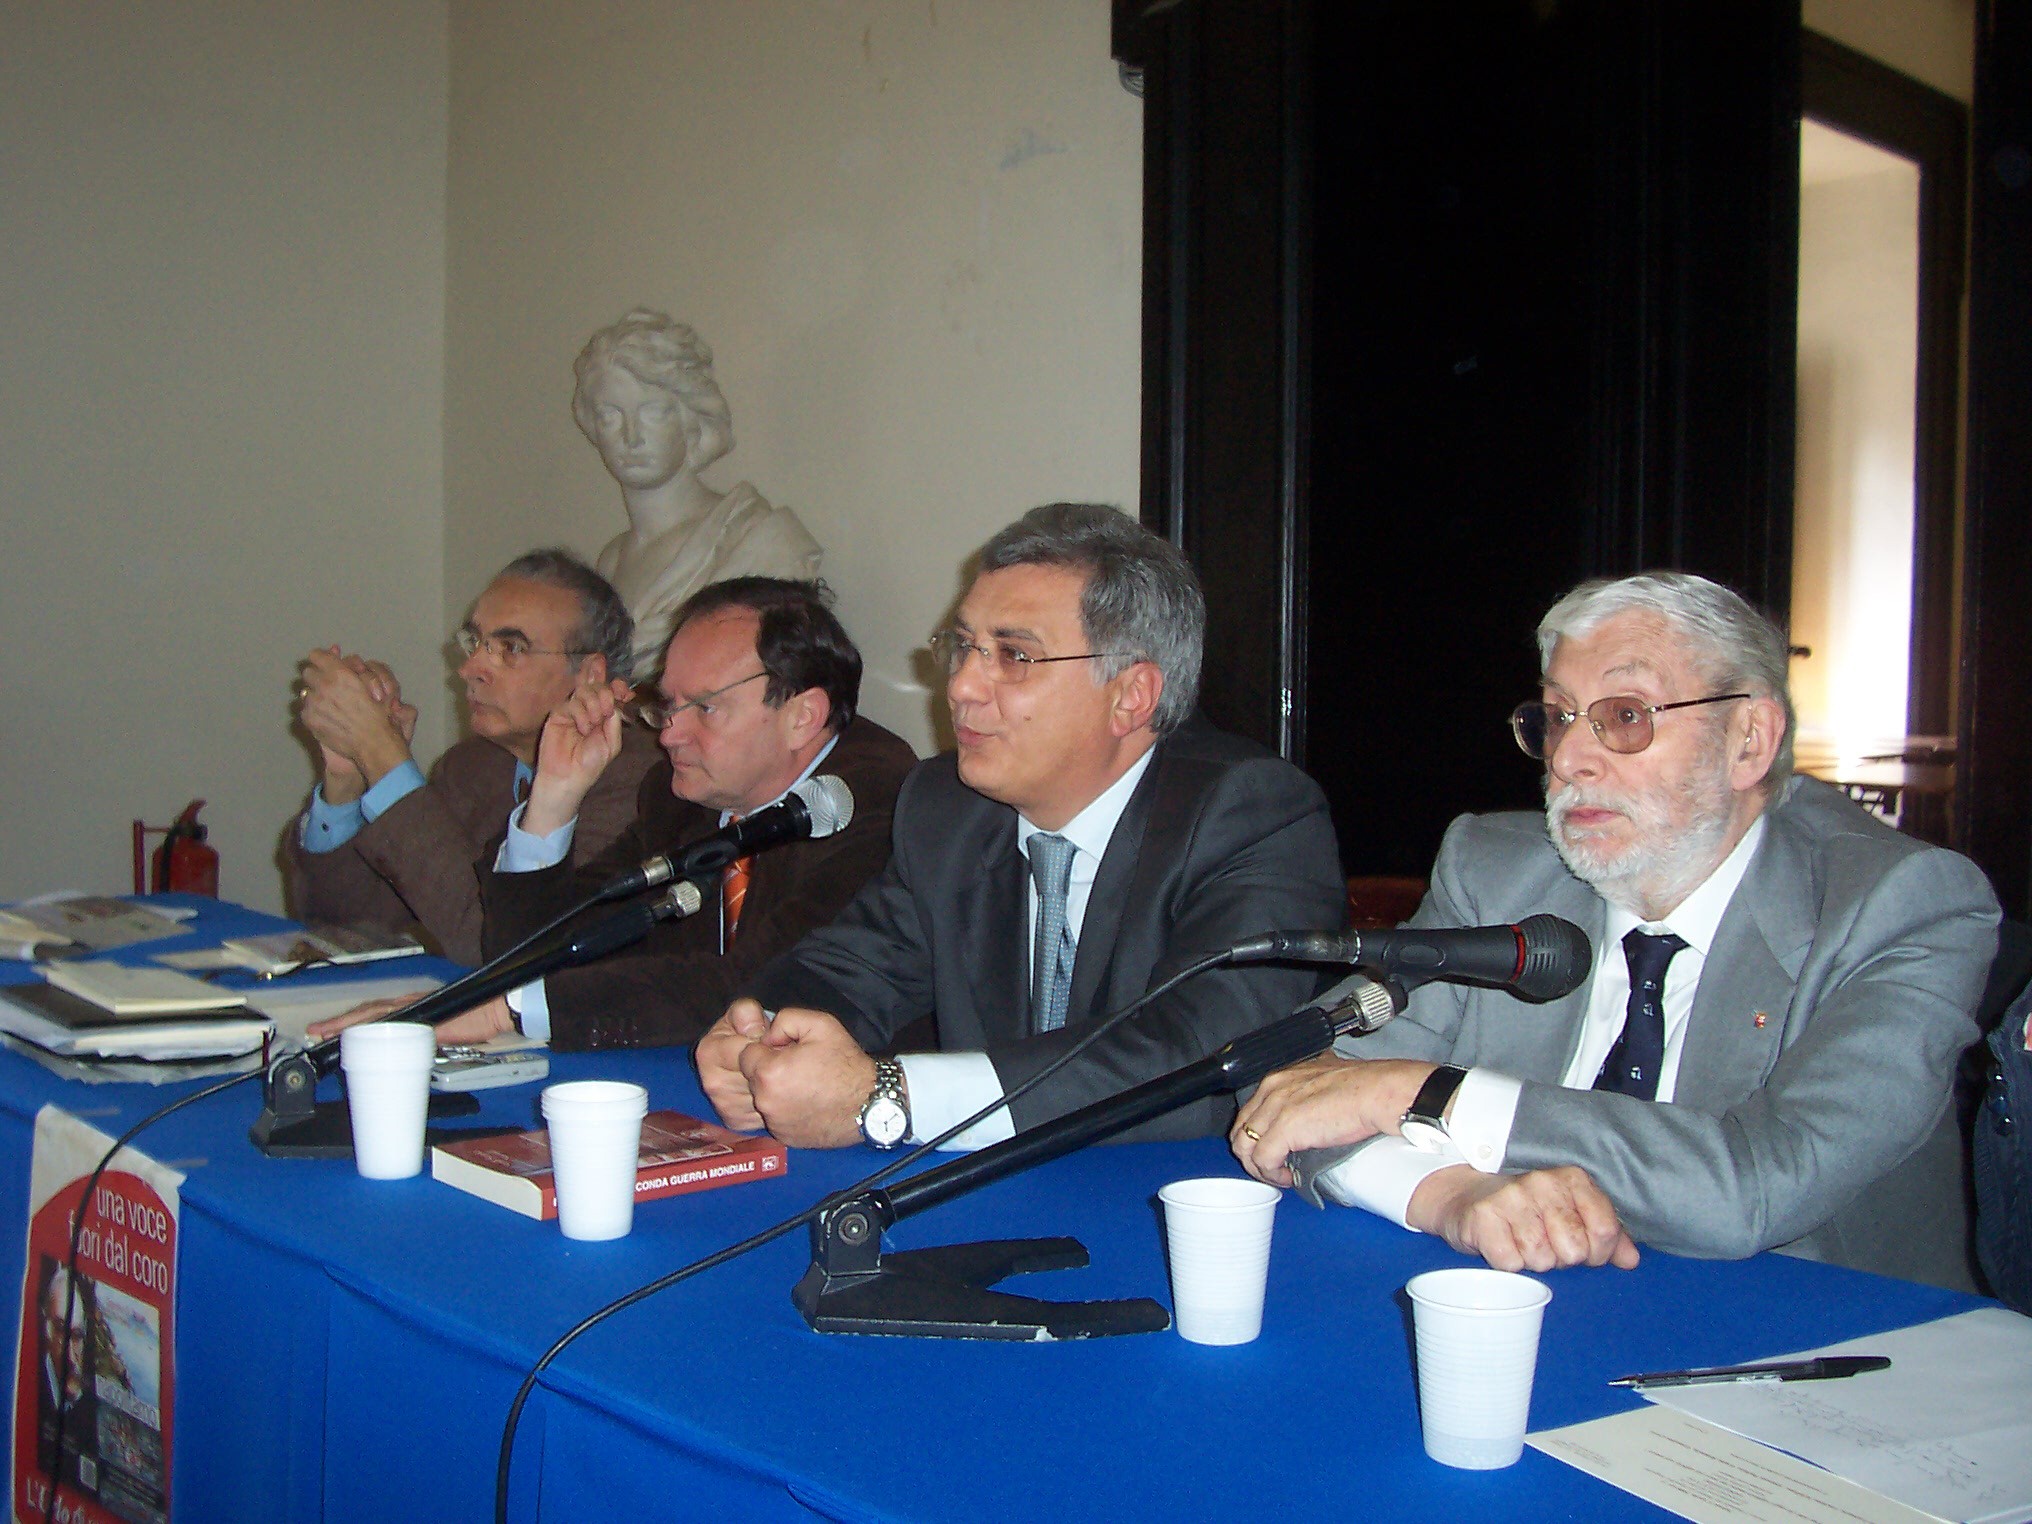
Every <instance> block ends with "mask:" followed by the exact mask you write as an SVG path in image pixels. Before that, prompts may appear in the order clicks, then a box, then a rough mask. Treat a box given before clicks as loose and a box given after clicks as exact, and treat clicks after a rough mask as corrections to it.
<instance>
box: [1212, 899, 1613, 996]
mask: <svg viewBox="0 0 2032 1524" xmlns="http://www.w3.org/2000/svg"><path fill="white" fill-rule="evenodd" d="M1273 959H1274V960H1283V961H1289V962H1294V963H1345V964H1349V965H1351V966H1352V965H1360V966H1361V967H1364V968H1373V969H1376V970H1377V971H1379V972H1380V973H1382V974H1383V975H1384V976H1385V978H1387V979H1390V980H1393V981H1395V982H1396V983H1398V984H1400V985H1402V986H1403V987H1404V988H1406V989H1416V988H1417V987H1418V986H1419V985H1421V984H1426V983H1429V982H1430V981H1432V980H1434V979H1446V980H1452V981H1456V982H1462V983H1468V984H1488V985H1494V986H1495V987H1496V988H1498V989H1505V990H1508V991H1509V992H1510V993H1511V994H1513V995H1521V996H1522V997H1523V998H1524V999H1526V1000H1537V1001H1545V1000H1557V999H1558V998H1559V997H1560V996H1562V995H1570V994H1572V993H1573V992H1574V991H1575V990H1577V989H1579V988H1580V986H1581V983H1582V981H1584V980H1585V979H1586V978H1587V976H1588V973H1589V971H1590V970H1591V969H1592V968H1593V967H1594V961H1595V955H1594V948H1593V946H1592V945H1590V944H1589V942H1588V939H1587V933H1586V932H1584V931H1582V930H1581V929H1580V928H1579V927H1578V926H1576V925H1574V924H1573V922H1571V921H1567V920H1562V919H1560V917H1558V916H1556V915H1534V916H1530V917H1527V918H1526V919H1524V920H1522V921H1519V922H1517V923H1516V924H1515V925H1514V926H1435V927H1424V928H1420V927H1415V926H1404V927H1399V928H1398V929H1397V930H1395V931H1344V932H1324V931H1272V932H1266V933H1264V934H1263V935H1262V936H1260V937H1252V938H1250V940H1248V941H1246V942H1241V943H1237V944H1236V945H1235V947H1234V948H1232V949H1231V950H1230V952H1229V958H1228V961H1229V962H1231V963H1259V962H1264V961H1268V960H1273Z"/></svg>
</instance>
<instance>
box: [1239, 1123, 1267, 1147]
mask: <svg viewBox="0 0 2032 1524" xmlns="http://www.w3.org/2000/svg"><path fill="white" fill-rule="evenodd" d="M1242 1136H1243V1137H1245V1138H1247V1139H1248V1140H1249V1141H1250V1142H1251V1143H1261V1142H1262V1141H1263V1134H1261V1133H1260V1132H1258V1131H1256V1129H1255V1128H1253V1127H1244V1128H1243V1129H1242Z"/></svg>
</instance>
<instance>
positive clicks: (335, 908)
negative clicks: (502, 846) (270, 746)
mask: <svg viewBox="0 0 2032 1524" xmlns="http://www.w3.org/2000/svg"><path fill="white" fill-rule="evenodd" d="M632 630H633V621H631V620H630V619H629V617H628V610H627V609H626V608H625V607H623V606H622V603H621V599H620V596H619V595H618V594H617V593H615V591H614V589H613V588H612V587H611V586H610V585H609V584H608V582H607V579H606V578H605V577H602V576H601V575H600V574H599V573H598V572H596V571H594V570H593V569H592V568H591V567H589V566H587V565H586V564H585V563H584V562H583V561H580V560H579V559H578V558H577V557H576V556H574V555H572V554H571V553H570V552H568V551H562V550H538V551H532V552H530V553H529V554H528V555H526V556H521V557H518V558H517V559H516V560H514V561H511V562H510V563H509V564H508V565H507V566H505V567H503V568H502V569H501V573H500V575H499V576H497V577H496V578H495V579H494V580H493V581H492V582H490V583H488V584H487V588H486V590H485V591H484V592H482V593H481V594H480V596H479V598H478V599H477V600H476V601H475V602H474V604H473V612H472V614H471V616H470V617H469V618H468V619H467V620H466V622H465V623H464V624H463V625H462V626H460V628H459V631H458V635H457V639H458V643H459V645H460V646H461V647H462V648H463V649H464V651H465V660H464V661H463V662H462V663H460V665H459V677H460V679H461V681H462V682H463V683H464V685H465V695H466V713H467V718H468V721H469V723H470V725H471V727H472V732H473V733H472V734H471V735H470V736H468V737H466V739H464V740H462V741H459V742H457V743H456V744H454V745H453V746H452V747H450V748H449V749H448V750H447V751H446V752H445V754H444V755H443V756H441V757H440V758H438V760H437V763H436V765H435V766H433V767H432V768H431V770H430V776H429V777H428V778H426V777H425V776H424V773H423V770H422V769H421V768H420V767H418V766H417V763H416V759H415V758H414V757H413V756H412V755H411V752H410V741H411V739H412V738H413V737H414V735H415V733H416V710H415V708H414V707H412V706H411V705H409V704H407V703H404V702H403V699H402V691H401V688H400V686H399V684H398V683H397V682H396V679H395V675H394V673H392V672H391V671H389V669H388V668H387V667H386V666H384V665H382V664H381V663H380V662H374V661H366V660H363V659H361V658H359V657H357V656H347V655H345V654H344V653H342V652H341V651H340V650H339V649H338V648H337V647H336V646H334V647H331V648H330V649H326V650H317V651H313V652H311V653H310V654H309V655H308V656H306V657H305V658H304V660H303V663H302V677H301V681H300V684H299V691H300V694H301V705H300V714H301V717H302V719H303V723H304V726H305V728H306V729H308V730H309V731H310V733H311V737H312V739H313V740H315V741H316V742H317V745H318V755H319V780H318V785H317V787H316V788H315V789H313V790H312V792H311V798H310V803H309V805H308V806H307V807H306V808H305V810H304V812H303V813H302V815H301V816H299V817H298V819H297V820H296V822H295V823H294V824H293V825H292V826H291V827H290V828H289V831H288V833H287V836H286V838H285V844H284V848H283V851H284V856H285V862H286V872H287V878H288V883H289V890H290V896H289V898H290V905H291V908H292V909H293V910H294V912H295V913H296V915H297V916H298V917H299V918H300V919H302V920H305V921H318V922H333V923H338V924H342V925H367V926H379V927H384V928H386V929H388V930H391V931H399V930H402V929H404V928H405V927H408V926H411V925H418V926H421V927H422V929H423V930H424V932H425V933H426V934H427V935H428V936H429V937H430V939H431V940H432V941H433V942H435V943H436V944H437V946H438V948H439V949H440V950H441V951H443V953H444V954H445V956H447V957H449V958H455V959H457V960H458V961H459V962H461V963H474V962H477V961H479V956H480V884H479V873H480V868H479V864H480V861H481V859H482V858H483V857H484V856H485V855H486V854H487V852H488V851H489V848H490V844H491V843H492V842H493V841H494V840H495V838H497V837H498V836H499V835H500V834H501V823H502V821H503V820H505V819H506V818H507V816H508V811H509V810H510V809H511V808H512V807H513V806H514V804H515V801H516V798H517V797H518V794H517V791H518V789H519V788H520V787H522V786H524V785H526V784H527V783H528V782H529V779H530V777H531V776H532V773H533V769H534V764H535V760H536V741H537V737H538V735H539V734H540V733H541V732H542V730H543V723H544V720H545V719H546V717H548V715H549V714H550V712H551V711H552V710H553V709H555V708H557V707H558V706H559V705H561V704H563V703H564V702H565V701H566V700H567V699H569V698H570V697H571V695H572V693H573V691H574V689H576V688H578V687H581V686H585V687H595V688H602V689H604V688H606V687H607V686H608V685H609V682H610V680H612V679H615V678H617V677H618V676H619V675H620V674H624V673H626V672H627V670H628V650H629V639H630V636H631V632H632ZM617 686H619V687H620V688H621V689H622V691H624V692H625V691H626V685H625V684H617ZM655 759H656V748H655V746H654V745H653V744H652V743H651V742H650V740H649V738H648V737H647V736H637V737H634V738H631V739H630V741H629V742H628V744H627V746H626V747H625V749H624V750H623V752H622V754H621V755H620V757H619V758H617V759H616V761H615V764H614V765H613V767H611V768H610V769H609V770H608V772H607V774H606V775H605V776H603V777H602V778H601V780H600V783H599V786H598V787H597V788H596V789H594V790H593V792H592V794H591V795H590V797H589V798H588V799H587V800H586V802H585V806H584V809H583V811H582V819H581V823H580V833H579V840H578V852H579V854H580V855H581V856H582V857H583V856H591V855H593V854H596V853H598V852H600V851H601V850H602V849H604V848H605V847H606V846H607V845H608V844H609V843H610V842H612V841H613V840H614V838H615V837H616V836H617V835H619V834H620V832H621V831H622V830H624V829H625V828H626V826H627V825H628V822H629V819H630V817H631V816H632V814H633V812H634V807H635V787H636V784H637V783H638V782H640V780H641V778H642V775H643V773H644V772H645V771H647V770H648V768H649V767H650V765H651V764H652V763H653V762H654V761H655Z"/></svg>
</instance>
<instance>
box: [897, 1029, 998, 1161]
mask: <svg viewBox="0 0 2032 1524" xmlns="http://www.w3.org/2000/svg"><path fill="white" fill-rule="evenodd" d="M896 1061H897V1062H898V1063H899V1064H901V1065H902V1066H903V1083H904V1085H905V1086H907V1087H908V1088H909V1091H910V1141H911V1142H912V1143H922V1142H923V1141H924V1140H925V1139H926V1138H935V1137H937V1136H938V1135H939V1134H940V1133H942V1132H944V1131H945V1130H946V1129H947V1128H948V1127H950V1126H952V1125H953V1123H955V1122H958V1121H961V1120H963V1119H965V1118H967V1117H970V1116H972V1115H973V1114H974V1113H975V1112H977V1111H979V1110H980V1109H981V1108H982V1107H983V1106H985V1105H987V1104H988V1103H989V1102H990V1101H992V1100H995V1099H996V1098H997V1097H999V1096H1000V1095H1001V1094H1002V1076H1001V1075H999V1074H997V1073H996V1072H995V1061H994V1060H993V1059H991V1058H989V1057H988V1055H987V1054H985V1053H911V1054H907V1055H899V1056H898V1058H897V1060H896ZM1015 1136H1016V1124H1015V1123H1014V1122H1012V1121H1011V1120H1010V1119H1009V1108H1008V1107H1007V1106H999V1107H997V1108H996V1109H995V1110H994V1111H992V1112H990V1113H989V1114H988V1115H987V1116H985V1117H983V1118H982V1119H981V1120H980V1121H978V1122H976V1123H975V1124H974V1125H973V1126H972V1127H969V1128H968V1129H967V1130H966V1131H965V1132H963V1133H961V1134H960V1135H959V1136H958V1137H955V1138H953V1139H951V1140H949V1141H948V1142H946V1143H945V1144H944V1145H943V1147H944V1148H945V1149H946V1150H949V1151H951V1150H963V1149H972V1148H986V1147H987V1146H988V1145H989V1144H990V1143H1000V1142H1001V1141H1002V1140H1003V1139H1005V1138H1013V1137H1015Z"/></svg>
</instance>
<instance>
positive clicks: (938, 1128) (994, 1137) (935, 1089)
mask: <svg viewBox="0 0 2032 1524" xmlns="http://www.w3.org/2000/svg"><path fill="white" fill-rule="evenodd" d="M1156 750H1157V748H1156V747H1154V746H1153V747H1151V748H1150V749H1149V750H1147V751H1145V752H1144V753H1143V755H1142V756H1140V757H1138V758H1137V759H1136V760H1135V761H1134V762H1133V763H1131V764H1130V766H1129V770H1128V771H1127V772H1125V773H1123V774H1122V776H1121V777H1119V778H1117V779H1116V780H1115V781H1114V782H1113V783H1111V784H1109V785H1108V786H1107V788H1106V789H1104V790H1102V792H1101V794H1100V795H1099V797H1097V798H1096V799H1095V800H1094V802H1093V803H1092V804H1089V805H1088V806H1087V807H1086V808H1085V809H1083V810H1081V811H1080V812H1079V813H1078V814H1077V815H1075V816H1073V818H1072V819H1071V820H1068V821H1067V822H1066V823H1065V824H1064V826H1062V827H1061V828H1060V829H1059V830H1058V831H1057V833H1056V834H1057V835H1060V836H1063V837H1064V838H1065V839H1066V840H1067V841H1069V842H1071V843H1072V845H1073V854H1072V883H1071V886H1070V887H1069V888H1068V889H1067V891H1066V896H1065V926H1066V930H1067V931H1068V932H1069V933H1070V934H1071V936H1072V940H1073V944H1074V946H1077V945H1078V944H1079V935H1080V927H1081V926H1082V925H1084V924H1085V922H1086V916H1087V899H1088V897H1089V896H1091V895H1092V893H1093V889H1094V879H1095V878H1096V877H1097V876H1098V875H1099V874H1100V871H1101V859H1102V858H1103V857H1105V856H1106V855H1107V852H1108V843H1109V842H1110V841H1112V840H1113V839H1114V835H1115V827H1116V826H1118V825H1120V824H1121V822H1122V811H1124V810H1125V809H1127V808H1128V807H1129V796H1130V795H1131V794H1133V793H1135V792H1136V785H1137V784H1138V783H1140V782H1141V781H1142V779H1143V774H1144V773H1146V772H1148V771H1149V770H1150V759H1151V757H1152V756H1153V755H1155V753H1156ZM1015 829H1016V850H1017V851H1018V852H1021V853H1022V854H1023V858H1024V861H1026V862H1027V861H1029V858H1030V838H1031V837H1032V836H1035V835H1036V834H1038V832H1039V831H1040V830H1042V829H1043V828H1042V827H1040V826H1037V825H1033V824H1032V823H1031V822H1030V821H1028V820H1026V819H1024V818H1023V816H1022V815H1020V814H1019V815H1018V816H1017V817H1016V826H1015ZM1025 878H1026V879H1027V880H1028V884H1029V887H1028V890H1027V891H1026V894H1025V899H1026V900H1027V902H1028V905H1029V914H1028V916H1027V917H1026V918H1025V927H1026V932H1027V935H1026V936H1025V937H1024V942H1023V945H1024V946H1025V947H1032V946H1034V945H1035V943H1036V940H1037V881H1036V879H1034V878H1030V877H1029V875H1027V874H1026V875H1025ZM1035 961H1036V960H1035V959H1034V958H1026V959H1025V960H1024V966H1025V968H1026V969H1028V968H1029V967H1030V966H1031V965H1032V964H1034V963H1035ZM897 1061H898V1062H899V1063H901V1064H902V1066H903V1080H904V1084H905V1085H907V1086H908V1087H909V1090H910V1141H911V1142H913V1143H921V1142H923V1141H924V1139H926V1138H935V1137H937V1136H938V1135H939V1134H940V1133H942V1132H944V1131H945V1130H946V1129H947V1128H948V1127H950V1126H952V1125H953V1123H955V1122H957V1121H959V1120H960V1119H961V1118H963V1117H969V1116H972V1115H973V1114H974V1113H975V1112H976V1111H979V1110H980V1109H981V1108H982V1107H983V1106H985V1105H987V1104H988V1103H989V1102H990V1101H992V1100H994V1099H995V1098H996V1097H997V1096H999V1095H1000V1094H1001V1093H1002V1077H1001V1076H1000V1075H999V1074H997V1073H996V1072H995V1063H994V1060H993V1059H991V1058H989V1057H988V1055H987V1054H985V1053H907V1054H900V1055H898V1059H897ZM1015 1135H1016V1124H1015V1123H1014V1122H1013V1121H1011V1120H1010V1118H1009V1110H1008V1108H1007V1107H1006V1106H1005V1107H1002V1108H1000V1109H998V1110H996V1111H994V1112H992V1113H990V1114H989V1115H988V1116H986V1117H983V1118H982V1119H981V1120H980V1121H978V1122H976V1123H975V1124H974V1125H973V1126H972V1127H969V1128H968V1129H967V1130H966V1131H965V1132H963V1133H960V1134H959V1135H958V1136H957V1137H955V1138H954V1139H953V1140H952V1141H951V1142H949V1143H947V1144H946V1145H945V1146H946V1147H947V1148H948V1149H966V1148H986V1147H987V1146H988V1145H989V1144H990V1143H1000V1142H1001V1141H1002V1140H1003V1139H1004V1138H1010V1137H1014V1136H1015Z"/></svg>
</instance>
